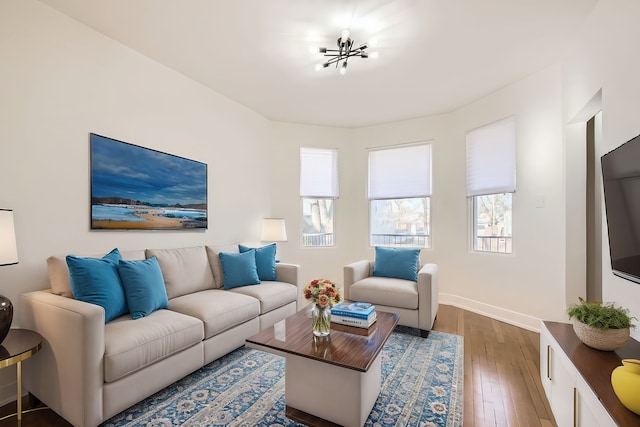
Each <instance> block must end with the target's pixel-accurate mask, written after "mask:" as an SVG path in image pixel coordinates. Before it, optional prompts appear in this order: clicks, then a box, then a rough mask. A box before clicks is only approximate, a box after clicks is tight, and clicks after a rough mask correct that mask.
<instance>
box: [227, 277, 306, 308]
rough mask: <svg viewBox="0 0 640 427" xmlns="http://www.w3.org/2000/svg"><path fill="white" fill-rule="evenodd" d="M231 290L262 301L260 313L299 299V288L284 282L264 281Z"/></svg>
mask: <svg viewBox="0 0 640 427" xmlns="http://www.w3.org/2000/svg"><path fill="white" fill-rule="evenodd" d="M229 292H235V293H239V294H243V295H248V296H251V297H253V298H255V299H257V300H258V301H260V314H264V313H268V312H270V311H271V310H274V309H276V308H279V307H282V306H285V305H287V304H289V303H290V302H295V301H297V299H298V288H297V287H296V286H295V285H292V284H290V283H284V282H270V281H264V282H262V283H260V284H259V285H251V286H243V287H241V288H234V289H232V290H230V291H229Z"/></svg>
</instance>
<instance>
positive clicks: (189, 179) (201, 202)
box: [89, 133, 207, 230]
mask: <svg viewBox="0 0 640 427" xmlns="http://www.w3.org/2000/svg"><path fill="white" fill-rule="evenodd" d="M89 139H90V146H91V148H90V151H91V229H93V230H96V229H112V230H114V229H115V230H117V229H120V230H131V229H135V230H189V229H206V228H207V165H206V163H201V162H197V161H195V160H189V159H186V158H183V157H179V156H175V155H172V154H167V153H162V152H160V151H156V150H152V149H149V148H144V147H140V146H137V145H133V144H129V143H126V142H122V141H117V140H115V139H112V138H107V137H104V136H101V135H97V134H93V133H92V134H90V138H89Z"/></svg>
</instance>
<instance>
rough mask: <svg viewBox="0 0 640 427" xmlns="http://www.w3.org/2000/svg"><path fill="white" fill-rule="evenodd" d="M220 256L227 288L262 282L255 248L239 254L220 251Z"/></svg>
mask: <svg viewBox="0 0 640 427" xmlns="http://www.w3.org/2000/svg"><path fill="white" fill-rule="evenodd" d="M219 256H220V263H221V264H222V275H223V276H224V288H225V289H232V288H237V287H240V286H247V285H257V284H258V283H260V278H259V277H258V268H257V266H256V251H255V250H254V249H250V250H248V251H247V252H243V253H239V254H232V253H227V252H220V255H219Z"/></svg>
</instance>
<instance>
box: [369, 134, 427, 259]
mask: <svg viewBox="0 0 640 427" xmlns="http://www.w3.org/2000/svg"><path fill="white" fill-rule="evenodd" d="M430 197H431V144H419V145H411V146H403V147H394V148H383V149H375V150H371V151H370V152H369V233H370V235H369V244H370V245H371V246H395V247H397V246H414V247H416V246H417V247H423V248H428V247H430V246H431V209H430V204H431V200H430Z"/></svg>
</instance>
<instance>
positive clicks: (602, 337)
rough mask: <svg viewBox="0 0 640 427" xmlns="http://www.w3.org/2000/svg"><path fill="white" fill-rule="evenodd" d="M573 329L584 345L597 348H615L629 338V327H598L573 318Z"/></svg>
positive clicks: (607, 349)
mask: <svg viewBox="0 0 640 427" xmlns="http://www.w3.org/2000/svg"><path fill="white" fill-rule="evenodd" d="M573 330H574V331H575V333H576V335H577V336H578V338H579V339H580V341H582V342H583V343H585V344H586V345H588V346H589V347H593V348H595V349H597V350H604V351H611V350H616V349H618V348H620V347H622V346H623V345H625V344H626V342H627V341H628V340H629V335H630V333H629V328H626V329H598V328H594V327H592V326H589V325H587V324H584V323H582V322H578V321H577V320H576V319H573Z"/></svg>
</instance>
